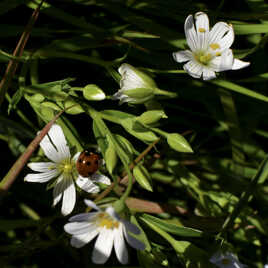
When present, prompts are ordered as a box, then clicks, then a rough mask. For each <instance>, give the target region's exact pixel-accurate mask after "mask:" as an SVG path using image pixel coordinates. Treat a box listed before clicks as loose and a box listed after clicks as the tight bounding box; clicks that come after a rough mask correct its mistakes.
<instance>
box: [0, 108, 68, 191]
mask: <svg viewBox="0 0 268 268" xmlns="http://www.w3.org/2000/svg"><path fill="white" fill-rule="evenodd" d="M64 111H65V110H62V111H61V112H59V113H58V114H57V115H56V116H55V117H54V118H53V119H52V120H51V121H50V122H49V123H48V124H46V125H45V127H44V128H43V129H42V130H41V131H40V133H39V134H38V135H37V136H36V137H35V139H34V140H33V141H32V142H31V143H30V144H29V145H28V147H27V148H26V150H25V152H24V153H23V154H22V155H21V156H20V157H19V158H18V159H17V161H16V162H15V163H14V164H13V166H12V167H11V169H10V170H9V171H8V173H7V175H6V176H5V177H4V178H3V180H2V181H1V182H0V191H1V192H0V194H1V193H5V192H7V190H8V189H9V188H10V186H11V185H12V184H13V183H14V181H15V180H16V178H17V176H18V175H19V173H20V171H21V170H22V168H23V167H24V166H25V164H26V163H27V161H28V159H29V158H30V157H31V155H32V154H33V152H34V150H35V149H36V148H37V147H38V145H39V143H40V142H41V140H42V139H43V138H44V136H45V135H46V134H47V133H48V131H49V130H50V128H51V126H52V125H53V124H54V123H55V122H56V120H57V119H58V118H59V117H60V115H61V114H62V113H63V112H64Z"/></svg>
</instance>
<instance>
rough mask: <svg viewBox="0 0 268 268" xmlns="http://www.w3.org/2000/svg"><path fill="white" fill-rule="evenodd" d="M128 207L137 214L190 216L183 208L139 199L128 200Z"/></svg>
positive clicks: (131, 198) (130, 198)
mask: <svg viewBox="0 0 268 268" xmlns="http://www.w3.org/2000/svg"><path fill="white" fill-rule="evenodd" d="M126 205H127V206H128V207H129V208H130V209H133V210H135V211H136V212H147V213H154V214H159V213H164V212H169V213H174V214H180V215H184V216H186V215H188V214H189V213H188V211H187V210H186V209H185V208H182V207H180V206H175V205H169V204H161V203H158V202H152V201H148V200H143V199H139V198H133V197H129V198H127V200H126Z"/></svg>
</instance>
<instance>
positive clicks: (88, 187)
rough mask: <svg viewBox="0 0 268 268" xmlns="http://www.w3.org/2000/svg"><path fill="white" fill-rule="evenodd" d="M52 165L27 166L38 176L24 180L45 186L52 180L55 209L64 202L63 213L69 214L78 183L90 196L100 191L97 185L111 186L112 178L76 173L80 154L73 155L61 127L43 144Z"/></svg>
mask: <svg viewBox="0 0 268 268" xmlns="http://www.w3.org/2000/svg"><path fill="white" fill-rule="evenodd" d="M40 146H41V148H42V149H43V151H44V154H45V155H46V157H47V158H48V159H49V160H50V161H49V162H33V163H29V164H28V167H29V168H30V169H31V170H33V171H36V172H39V173H29V174H28V175H27V176H26V177H25V178H24V180H25V181H27V182H38V183H44V182H48V181H51V182H52V180H53V183H54V188H53V206H55V205H56V204H58V203H59V202H60V200H62V206H61V213H62V214H63V215H68V214H70V213H71V212H72V211H73V209H74V206H75V202H76V188H75V183H76V185H78V186H79V187H80V188H81V189H83V190H84V191H86V192H88V193H97V192H99V190H100V189H99V186H97V185H96V184H95V183H97V182H101V183H104V184H108V185H109V184H110V183H111V182H110V179H109V178H107V177H106V176H104V175H101V174H97V173H95V174H93V175H92V176H89V177H82V176H81V175H79V174H78V172H77V170H76V161H77V159H78V156H79V154H80V153H77V154H75V155H74V157H72V156H71V153H70V149H69V146H68V145H67V141H66V139H65V136H64V133H63V131H62V129H61V127H60V126H59V125H57V124H54V125H52V127H51V128H50V130H49V132H48V134H47V135H46V136H45V137H44V138H43V139H42V141H41V142H40Z"/></svg>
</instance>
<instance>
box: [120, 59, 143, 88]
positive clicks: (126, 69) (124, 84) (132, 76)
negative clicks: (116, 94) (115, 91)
mask: <svg viewBox="0 0 268 268" xmlns="http://www.w3.org/2000/svg"><path fill="white" fill-rule="evenodd" d="M118 72H119V73H120V74H121V76H122V78H121V80H120V88H121V90H128V89H133V88H146V85H145V84H144V81H143V80H142V79H141V77H140V76H138V75H137V73H136V72H135V71H134V70H133V67H132V66H131V65H129V64H127V63H123V64H122V65H121V66H120V67H119V69H118Z"/></svg>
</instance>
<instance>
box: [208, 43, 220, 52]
mask: <svg viewBox="0 0 268 268" xmlns="http://www.w3.org/2000/svg"><path fill="white" fill-rule="evenodd" d="M209 46H210V47H211V48H212V49H213V50H216V49H218V48H220V45H219V44H217V43H212V44H210V45H209Z"/></svg>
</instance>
